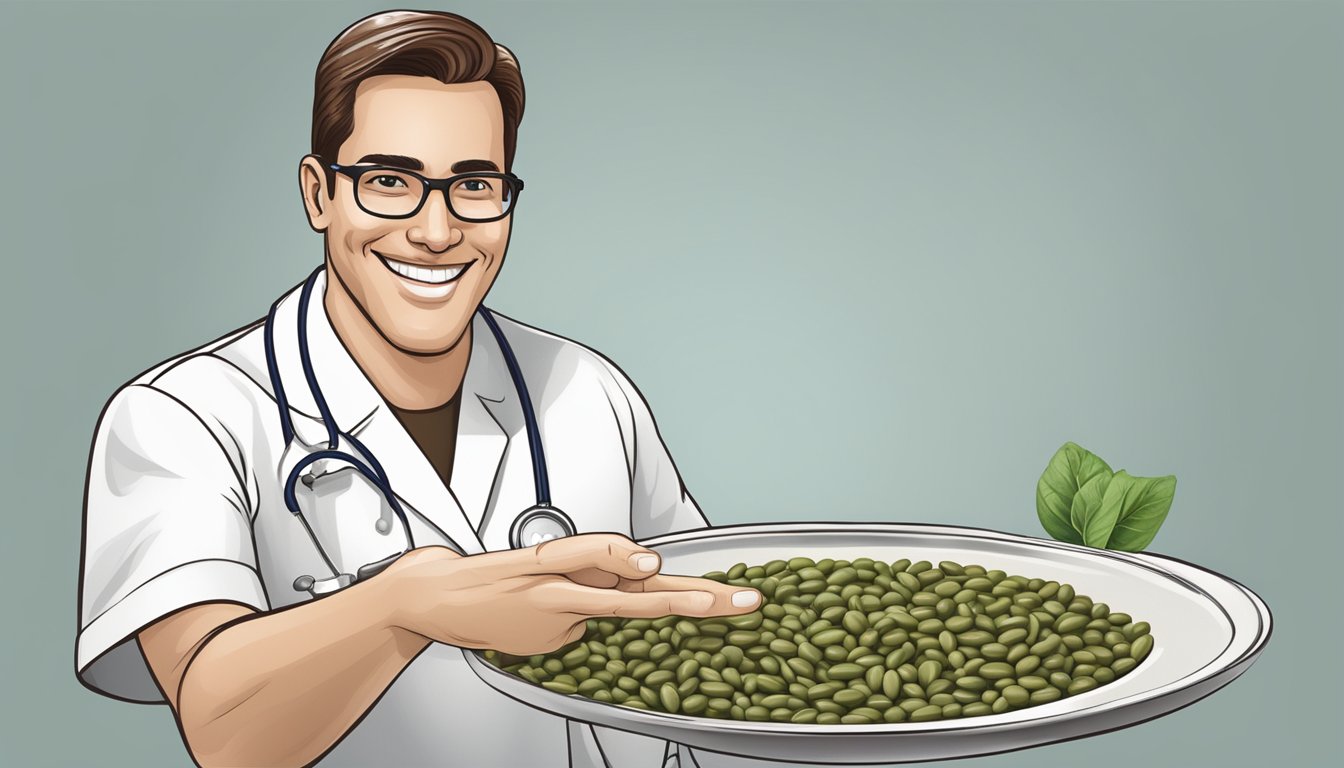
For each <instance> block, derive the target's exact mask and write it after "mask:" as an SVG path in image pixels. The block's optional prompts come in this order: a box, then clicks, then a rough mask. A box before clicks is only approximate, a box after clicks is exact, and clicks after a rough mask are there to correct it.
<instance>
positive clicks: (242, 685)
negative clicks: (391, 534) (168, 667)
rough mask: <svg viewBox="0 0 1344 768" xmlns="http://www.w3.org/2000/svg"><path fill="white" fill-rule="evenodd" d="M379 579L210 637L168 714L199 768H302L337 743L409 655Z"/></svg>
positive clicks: (417, 646) (421, 642)
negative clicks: (296, 767)
mask: <svg viewBox="0 0 1344 768" xmlns="http://www.w3.org/2000/svg"><path fill="white" fill-rule="evenodd" d="M381 581H383V580H382V579H372V580H370V581H368V582H365V583H361V584H356V585H355V586H353V587H350V588H348V589H345V590H342V591H340V592H337V593H335V594H333V595H330V596H328V597H325V598H323V599H321V600H317V601H314V602H312V603H306V604H304V605H301V606H299V607H296V608H291V609H287V610H282V611H277V612H275V613H270V614H263V615H259V616H256V617H252V618H249V619H247V620H244V621H242V622H239V623H238V624H234V625H232V626H229V627H227V628H226V629H224V630H222V631H220V632H219V633H218V634H217V635H215V636H214V637H213V638H212V639H210V640H209V641H208V642H207V643H206V644H205V645H204V647H202V648H201V649H200V650H199V652H198V653H197V655H196V657H195V658H194V659H193V660H192V661H191V662H190V664H189V666H188V667H187V670H186V673H185V675H184V677H183V680H182V686H181V693H180V695H179V699H178V713H179V717H180V718H181V721H182V730H183V733H184V734H185V735H186V738H187V742H188V744H189V746H190V748H191V751H192V754H193V755H194V756H195V757H196V758H197V760H198V761H200V762H201V764H202V765H205V766H207V768H208V766H211V765H228V766H245V765H267V766H280V765H304V764H306V763H309V762H311V761H312V760H313V759H314V758H316V757H317V756H318V755H320V754H322V753H323V752H324V751H326V749H327V748H329V747H330V746H331V745H332V744H333V743H335V742H336V741H337V740H339V739H340V738H341V736H342V735H344V734H345V732H346V731H347V730H349V729H350V727H351V726H352V725H353V724H354V723H355V721H357V720H358V719H359V718H360V716H361V715H363V714H364V712H365V711H366V710H367V709H368V708H369V707H370V706H372V704H373V702H374V701H375V700H377V698H378V697H379V696H380V695H381V694H382V693H383V691H384V690H386V689H387V687H388V686H389V685H390V684H391V683H392V681H393V680H394V679H395V678H396V677H397V675H398V674H400V673H401V671H402V670H403V669H405V667H406V665H407V664H409V663H410V662H411V661H412V660H413V659H414V658H415V657H416V655H417V654H419V653H420V652H421V651H422V650H424V648H425V647H426V646H427V645H428V643H429V641H428V640H427V639H425V638H424V637H421V636H419V635H415V634H413V633H410V632H407V631H406V630H403V629H399V628H396V627H394V626H393V625H392V623H391V621H390V615H389V610H388V605H389V600H388V597H387V595H386V594H385V588H386V587H385V585H384V584H380V582H381Z"/></svg>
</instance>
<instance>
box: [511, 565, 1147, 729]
mask: <svg viewBox="0 0 1344 768" xmlns="http://www.w3.org/2000/svg"><path fill="white" fill-rule="evenodd" d="M705 577H706V578H709V579H713V580H715V581H719V582H722V583H727V584H732V585H736V586H751V587H755V588H756V589H759V590H760V591H761V593H762V594H763V595H764V596H765V598H766V601H765V604H764V605H762V607H761V609H760V610H759V611H756V612H753V613H749V614H746V615H742V616H733V617H719V618H712V619H688V618H683V617H679V616H666V617H663V618H660V619H652V620H650V619H631V620H619V619H601V620H593V621H590V622H588V631H587V633H586V634H585V636H584V638H583V639H582V640H580V641H578V642H577V643H573V644H571V645H568V646H566V647H564V648H561V649H560V650H558V651H555V652H554V653H550V654H544V655H536V656H531V657H528V658H526V659H522V660H518V659H515V658H513V657H506V656H504V655H502V654H499V653H496V652H495V651H486V653H485V658H486V659H487V661H490V662H491V663H493V664H495V665H496V666H499V667H501V668H503V669H505V670H506V671H508V672H511V673H514V674H516V675H518V676H520V677H522V678H524V679H526V680H528V681H530V682H532V683H535V684H538V685H541V686H543V687H545V688H547V689H548V690H551V691H555V692H557V693H565V694H578V695H581V696H586V697H588V698H590V699H594V700H596V701H601V702H608V703H614V704H621V705H624V706H627V707H634V708H636V709H644V710H653V711H660V712H672V713H680V714H685V715H693V716H700V717H713V718H720V719H732V720H752V721H774V722H783V723H820V724H835V723H854V724H864V723H900V722H926V721H932V720H944V719H950V718H957V717H975V716H979V715H988V714H998V713H1002V712H1008V711H1011V710H1015V709H1021V708H1023V707H1030V706H1033V705H1037V704H1045V703H1048V702H1051V701H1055V700H1057V699H1060V698H1062V697H1065V696H1072V695H1075V694H1079V693H1083V692H1085V691H1089V690H1092V689H1093V688H1096V687H1097V686H1099V685H1105V684H1106V683H1109V682H1111V681H1113V680H1115V679H1117V678H1119V677H1121V676H1123V675H1125V674H1126V673H1128V672H1130V671H1131V670H1133V669H1134V668H1135V667H1136V666H1137V665H1138V664H1139V663H1140V662H1142V661H1143V660H1144V658H1146V657H1147V656H1148V654H1149V652H1150V651H1152V648H1153V637H1152V635H1151V634H1149V626H1148V624H1147V622H1142V621H1138V622H1136V621H1134V620H1133V619H1132V618H1130V616H1129V615H1128V614H1125V613H1116V612H1112V611H1111V609H1110V607H1109V606H1107V605H1106V604H1105V603H1099V602H1094V601H1093V600H1092V599H1091V598H1089V597H1087V596H1085V595H1079V594H1075V593H1074V589H1073V587H1072V586H1070V585H1068V584H1060V583H1059V582H1056V581H1044V580H1042V579H1032V578H1026V577H1023V576H1010V575H1008V574H1007V573H1005V572H1003V571H999V570H986V569H985V568H983V567H981V566H979V565H967V566H962V565H958V564H957V563H954V562H950V561H944V562H941V563H938V564H937V565H934V564H933V563H930V562H928V561H920V562H913V563H912V562H910V561H909V560H898V561H896V562H894V563H887V562H883V561H880V560H872V559H869V558H858V559H856V560H854V561H852V562H851V561H848V560H833V559H829V558H827V559H822V560H816V561H814V560H812V559H810V558H806V557H795V558H793V559H792V560H788V561H785V560H772V561H770V562H768V563H766V564H764V565H757V566H750V567H748V566H747V565H746V564H745V563H738V564H737V565H734V566H733V567H732V568H729V569H728V571H727V572H722V571H715V572H713V573H707V574H705Z"/></svg>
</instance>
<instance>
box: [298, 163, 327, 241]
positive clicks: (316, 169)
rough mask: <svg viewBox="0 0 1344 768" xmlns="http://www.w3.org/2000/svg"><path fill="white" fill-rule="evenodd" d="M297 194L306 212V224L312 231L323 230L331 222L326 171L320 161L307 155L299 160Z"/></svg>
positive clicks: (325, 229)
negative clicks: (300, 197)
mask: <svg viewBox="0 0 1344 768" xmlns="http://www.w3.org/2000/svg"><path fill="white" fill-rule="evenodd" d="M299 194H300V195H302V196H303V208H304V211H305V212H306V213H307V214H308V226H310V227H312V228H313V231H314V232H325V231H327V227H328V226H329V225H330V224H331V213H330V211H331V205H332V199H331V197H330V191H329V188H328V186H327V171H326V170H325V169H324V168H323V166H322V161H321V160H319V159H317V157H315V156H313V155H307V156H305V157H304V158H303V160H302V161H300V162H299Z"/></svg>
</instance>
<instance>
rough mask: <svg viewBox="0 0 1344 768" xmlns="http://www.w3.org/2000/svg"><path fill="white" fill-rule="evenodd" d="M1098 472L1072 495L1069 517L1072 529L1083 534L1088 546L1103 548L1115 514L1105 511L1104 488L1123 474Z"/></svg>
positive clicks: (1113, 525)
mask: <svg viewBox="0 0 1344 768" xmlns="http://www.w3.org/2000/svg"><path fill="white" fill-rule="evenodd" d="M1123 474H1124V472H1121V473H1120V474H1118V475H1108V474H1105V473H1103V474H1100V475H1097V476H1095V477H1093V478H1092V479H1091V480H1088V481H1087V482H1086V483H1085V484H1084V485H1083V487H1082V488H1079V489H1078V493H1077V494H1076V495H1075V496H1074V497H1073V506H1072V507H1070V508H1069V519H1070V522H1071V523H1072V525H1073V528H1074V530H1076V531H1078V532H1079V533H1081V534H1082V536H1083V543H1084V544H1086V545H1087V546H1089V547H1097V548H1104V547H1105V546H1106V540H1107V539H1109V538H1110V537H1111V529H1112V528H1114V527H1115V520H1116V517H1115V515H1109V514H1107V513H1106V509H1105V506H1104V503H1103V502H1104V500H1105V498H1106V489H1107V488H1109V487H1110V486H1111V481H1112V479H1114V478H1117V477H1119V476H1120V475H1123Z"/></svg>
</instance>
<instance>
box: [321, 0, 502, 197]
mask: <svg viewBox="0 0 1344 768" xmlns="http://www.w3.org/2000/svg"><path fill="white" fill-rule="evenodd" d="M377 75H413V76H424V77H432V78H434V79H436V80H438V81H439V82H441V83H472V82H477V81H482V80H483V81H485V82H487V83H489V84H490V85H492V86H494V89H495V92H496V93H497V94H499V103H500V106H502V107H503V110H504V170H506V171H508V170H511V169H512V167H513V152H514V148H515V145H516V144H517V139H518V123H519V122H521V121H522V119H523V75H522V72H521V71H520V70H519V69H518V60H517V59H516V58H514V56H513V53H512V52H511V51H510V50H509V49H508V48H505V47H504V46H502V45H499V44H497V43H495V41H494V40H492V39H491V38H490V35H488V34H487V33H486V31H485V30H484V29H481V28H480V27H479V26H477V25H476V24H475V23H473V22H472V21H470V20H468V19H465V18H463V17H461V16H458V15H456V14H452V13H444V12H441V11H387V12H385V13H378V14H374V15H373V16H367V17H365V18H363V19H360V20H359V21H357V22H355V23H354V24H351V25H350V26H349V27H346V29H345V31H343V32H341V34H339V35H337V36H336V39H334V40H332V41H331V45H328V46H327V50H326V52H324V53H323V54H322V60H321V61H319V62H318V63H317V78H316V83H315V85H314V92H313V148H312V152H313V154H314V155H317V156H318V157H321V158H324V159H326V160H327V161H329V162H330V161H334V160H335V157H336V152H337V150H339V149H340V146H341V144H342V143H343V142H344V141H345V140H346V139H348V138H349V137H350V134H351V132H352V131H353V130H354V123H355V115H354V108H355V89H357V88H358V87H359V84H360V82H361V81H363V80H365V79H367V78H370V77H375V76H377ZM334 177H335V174H334V173H333V172H332V171H331V170H330V169H327V187H328V189H327V192H328V194H329V195H333V194H335V179H334Z"/></svg>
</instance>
